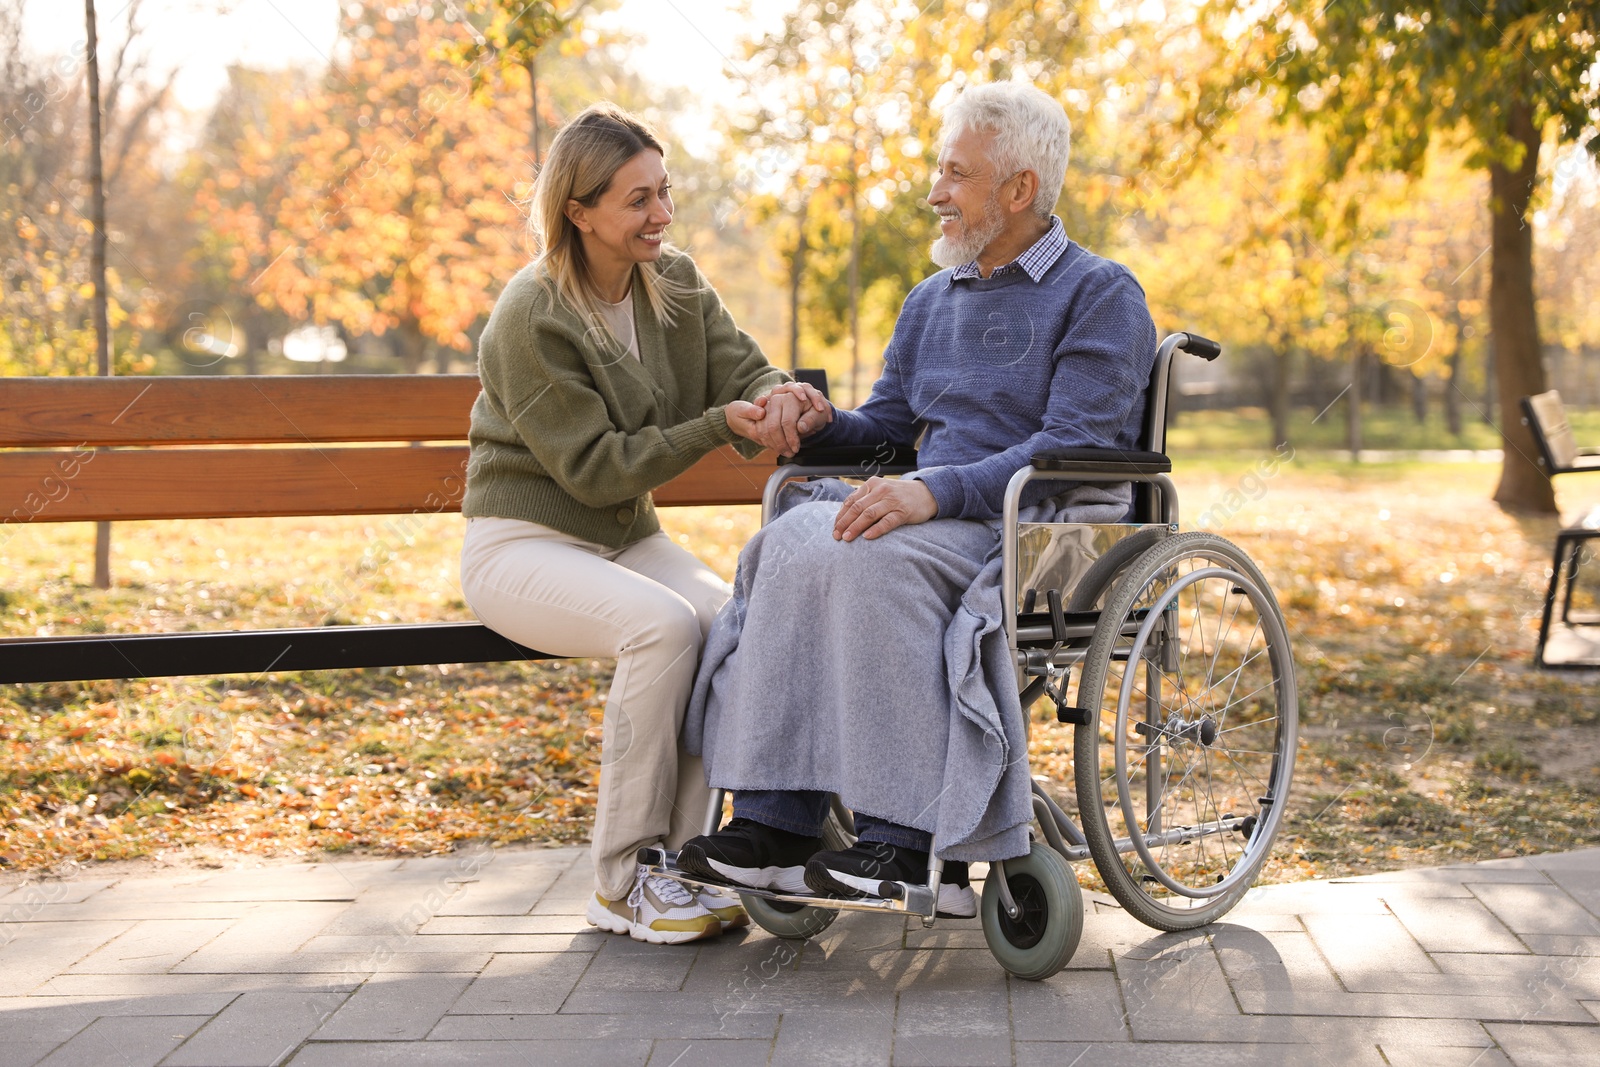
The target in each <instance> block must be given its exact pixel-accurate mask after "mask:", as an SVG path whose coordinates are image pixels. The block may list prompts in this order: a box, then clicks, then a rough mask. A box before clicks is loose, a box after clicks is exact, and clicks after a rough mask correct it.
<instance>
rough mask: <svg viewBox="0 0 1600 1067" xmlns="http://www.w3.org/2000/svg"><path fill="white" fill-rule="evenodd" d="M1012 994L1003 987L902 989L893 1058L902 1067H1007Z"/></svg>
mask: <svg viewBox="0 0 1600 1067" xmlns="http://www.w3.org/2000/svg"><path fill="white" fill-rule="evenodd" d="M1009 1001H1010V998H1009V994H1008V992H1007V990H1006V988H1005V987H1004V986H1000V987H999V988H996V989H993V990H988V991H985V992H977V991H968V992H961V993H946V992H930V991H927V990H924V989H920V988H911V989H907V990H905V991H904V992H902V993H901V994H900V1005H899V1011H898V1012H897V1013H896V1015H895V1023H894V1033H895V1038H894V1058H893V1061H892V1062H893V1063H894V1064H896V1065H905V1067H989V1065H995V1067H1009V1064H1010V1063H1011V1011H1010V1003H1009Z"/></svg>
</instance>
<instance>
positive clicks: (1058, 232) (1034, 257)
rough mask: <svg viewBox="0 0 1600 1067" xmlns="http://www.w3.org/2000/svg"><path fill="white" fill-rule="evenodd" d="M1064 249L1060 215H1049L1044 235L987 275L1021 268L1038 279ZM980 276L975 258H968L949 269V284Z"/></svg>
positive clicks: (1065, 245) (1065, 241)
mask: <svg viewBox="0 0 1600 1067" xmlns="http://www.w3.org/2000/svg"><path fill="white" fill-rule="evenodd" d="M1066 250H1067V231H1066V230H1065V229H1064V228H1063V227H1062V225H1061V219H1060V217H1059V216H1056V215H1051V216H1050V228H1049V229H1048V230H1046V231H1045V232H1044V236H1043V237H1041V238H1039V239H1038V240H1037V241H1035V242H1033V244H1032V245H1031V246H1030V247H1029V248H1028V250H1027V251H1026V252H1024V253H1022V255H1020V256H1018V257H1017V258H1016V259H1013V260H1012V261H1011V262H1010V263H1007V264H1006V265H1005V266H1003V267H996V268H995V269H994V270H993V272H991V273H990V275H989V277H991V278H998V277H1000V276H1001V275H1003V274H1010V273H1011V272H1012V271H1017V270H1021V271H1027V273H1028V277H1030V278H1032V279H1033V280H1034V281H1038V280H1039V279H1040V278H1043V277H1044V272H1045V271H1047V270H1049V269H1050V268H1051V267H1053V266H1055V262H1056V260H1058V259H1060V258H1061V253H1063V252H1065V251H1066ZM981 277H983V275H982V274H981V273H980V272H979V271H978V261H977V260H975V259H974V260H969V261H967V262H966V263H963V264H961V266H959V267H957V268H956V269H955V270H953V271H951V273H950V281H949V285H954V284H955V283H956V282H958V281H961V280H962V279H963V278H981ZM947 287H948V286H947Z"/></svg>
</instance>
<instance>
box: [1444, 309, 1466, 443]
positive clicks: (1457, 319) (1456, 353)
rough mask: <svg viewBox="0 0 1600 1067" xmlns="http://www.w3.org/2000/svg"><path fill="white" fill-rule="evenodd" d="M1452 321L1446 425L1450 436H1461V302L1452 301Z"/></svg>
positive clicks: (1463, 342)
mask: <svg viewBox="0 0 1600 1067" xmlns="http://www.w3.org/2000/svg"><path fill="white" fill-rule="evenodd" d="M1450 321H1451V323H1452V324H1453V325H1454V326H1455V333H1456V346H1455V348H1454V349H1453V350H1452V351H1451V353H1450V380H1449V381H1447V382H1445V384H1444V424H1445V428H1446V429H1447V430H1449V431H1450V436H1452V437H1455V438H1459V437H1460V436H1461V398H1462V396H1464V395H1465V394H1463V393H1462V392H1461V384H1462V383H1461V350H1462V349H1463V348H1464V347H1466V345H1465V339H1464V338H1463V337H1462V333H1463V330H1462V327H1463V326H1464V325H1465V324H1464V323H1463V322H1462V321H1461V302H1460V301H1459V300H1452V301H1450Z"/></svg>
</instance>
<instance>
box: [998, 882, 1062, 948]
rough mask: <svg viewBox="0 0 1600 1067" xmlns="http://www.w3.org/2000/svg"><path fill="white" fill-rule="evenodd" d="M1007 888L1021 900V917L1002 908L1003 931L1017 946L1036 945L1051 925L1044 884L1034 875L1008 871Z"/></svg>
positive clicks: (1019, 913)
mask: <svg viewBox="0 0 1600 1067" xmlns="http://www.w3.org/2000/svg"><path fill="white" fill-rule="evenodd" d="M1006 887H1007V888H1008V889H1010V890H1011V899H1012V900H1014V901H1016V903H1017V917H1016V918H1015V919H1013V918H1012V917H1011V916H1010V915H1009V914H1007V912H1006V909H1005V908H1003V907H1002V908H1001V909H1000V915H999V919H1000V933H1001V934H1002V935H1004V937H1005V939H1006V942H1007V943H1008V944H1010V945H1011V946H1012V947H1014V948H1032V947H1033V946H1035V945H1037V944H1038V943H1039V940H1040V939H1041V938H1043V937H1044V932H1045V929H1046V927H1048V925H1049V917H1050V905H1049V902H1048V901H1047V900H1046V899H1045V893H1044V886H1042V885H1040V884H1039V880H1038V879H1037V878H1035V877H1034V876H1033V875H1031V874H1024V873H1022V872H1018V873H1016V874H1008V876H1007V877H1006Z"/></svg>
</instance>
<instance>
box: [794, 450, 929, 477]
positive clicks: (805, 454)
mask: <svg viewBox="0 0 1600 1067" xmlns="http://www.w3.org/2000/svg"><path fill="white" fill-rule="evenodd" d="M791 464H793V465H796V466H802V467H856V468H858V469H859V470H860V471H861V472H862V474H863V475H871V474H909V473H910V472H911V471H914V470H916V469H917V450H916V449H914V448H911V447H910V446H908V445H891V444H878V445H834V446H832V447H826V446H824V447H818V448H802V449H801V450H800V451H799V452H797V453H795V454H794V455H792V456H780V457H778V465H779V466H780V467H781V466H788V465H791Z"/></svg>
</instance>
